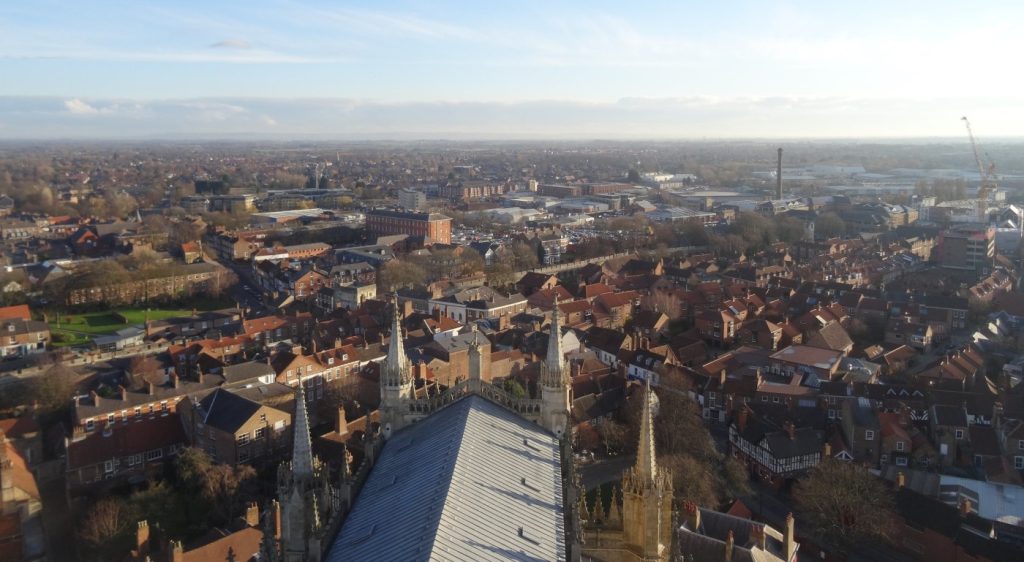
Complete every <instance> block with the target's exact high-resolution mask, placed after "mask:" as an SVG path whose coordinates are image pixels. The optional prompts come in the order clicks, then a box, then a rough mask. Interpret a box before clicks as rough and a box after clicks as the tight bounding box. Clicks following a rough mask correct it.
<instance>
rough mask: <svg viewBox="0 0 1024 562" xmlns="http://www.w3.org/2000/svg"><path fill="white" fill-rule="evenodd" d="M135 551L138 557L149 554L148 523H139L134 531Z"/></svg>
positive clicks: (143, 521)
mask: <svg viewBox="0 0 1024 562" xmlns="http://www.w3.org/2000/svg"><path fill="white" fill-rule="evenodd" d="M135 551H136V552H138V553H139V556H145V555H147V554H149V522H148V521H146V520H142V521H139V524H138V527H136V529H135Z"/></svg>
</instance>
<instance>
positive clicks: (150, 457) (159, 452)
mask: <svg viewBox="0 0 1024 562" xmlns="http://www.w3.org/2000/svg"><path fill="white" fill-rule="evenodd" d="M163 456H164V451H163V449H153V450H152V451H146V460H147V461H155V460H157V459H160V458H163Z"/></svg>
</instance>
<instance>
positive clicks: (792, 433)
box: [783, 421, 796, 441]
mask: <svg viewBox="0 0 1024 562" xmlns="http://www.w3.org/2000/svg"><path fill="white" fill-rule="evenodd" d="M783 428H784V429H785V430H786V434H787V435H789V440H790V441H793V440H795V439H796V426H795V425H794V424H793V422H791V421H787V422H786V424H785V425H784V426H783Z"/></svg>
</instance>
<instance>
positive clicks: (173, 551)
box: [167, 541, 185, 562]
mask: <svg viewBox="0 0 1024 562" xmlns="http://www.w3.org/2000/svg"><path fill="white" fill-rule="evenodd" d="M167 551H168V552H167V554H168V557H167V559H168V562H185V547H183V546H181V541H171V543H170V544H169V545H168V548H167Z"/></svg>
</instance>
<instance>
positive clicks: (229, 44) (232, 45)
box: [210, 39, 252, 49]
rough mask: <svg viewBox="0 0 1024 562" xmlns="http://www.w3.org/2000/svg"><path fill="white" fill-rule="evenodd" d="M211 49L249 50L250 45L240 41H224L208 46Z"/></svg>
mask: <svg viewBox="0 0 1024 562" xmlns="http://www.w3.org/2000/svg"><path fill="white" fill-rule="evenodd" d="M210 48H211V49H251V48H252V45H250V44H249V42H248V41H244V40H242V39H225V40H223V41H217V42H216V43H211V44H210Z"/></svg>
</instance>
